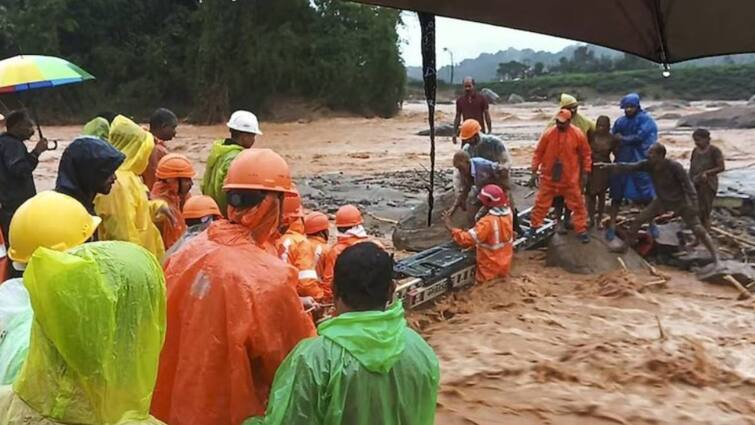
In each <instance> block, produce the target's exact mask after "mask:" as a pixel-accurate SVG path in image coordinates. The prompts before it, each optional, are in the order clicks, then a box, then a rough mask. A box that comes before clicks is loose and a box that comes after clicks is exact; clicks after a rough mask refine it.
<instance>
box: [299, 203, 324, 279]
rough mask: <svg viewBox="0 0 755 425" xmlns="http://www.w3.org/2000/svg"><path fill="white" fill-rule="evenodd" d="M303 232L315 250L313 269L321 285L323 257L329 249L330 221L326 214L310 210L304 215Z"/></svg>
mask: <svg viewBox="0 0 755 425" xmlns="http://www.w3.org/2000/svg"><path fill="white" fill-rule="evenodd" d="M304 233H306V234H307V240H309V243H310V244H312V247H313V248H314V250H315V270H316V271H317V277H318V279H319V280H320V283H321V286H322V276H323V270H324V267H325V257H326V256H327V254H328V251H330V245H328V239H329V238H330V222H329V221H328V216H327V215H325V214H323V213H321V212H311V213H309V214H307V216H306V217H304Z"/></svg>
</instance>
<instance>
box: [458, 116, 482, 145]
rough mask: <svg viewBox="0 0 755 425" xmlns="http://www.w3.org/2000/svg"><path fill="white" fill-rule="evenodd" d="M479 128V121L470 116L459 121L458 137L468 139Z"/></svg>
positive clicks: (480, 128) (478, 130) (477, 131)
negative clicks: (461, 121)
mask: <svg viewBox="0 0 755 425" xmlns="http://www.w3.org/2000/svg"><path fill="white" fill-rule="evenodd" d="M481 130H482V126H480V123H479V122H477V120H475V119H471V118H470V119H468V120H464V122H463V123H461V131H460V132H459V133H460V134H459V137H461V140H469V139H471V138H473V137H474V136H476V135H477V134H478V133H479V132H480V131H481Z"/></svg>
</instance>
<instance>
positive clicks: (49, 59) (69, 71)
mask: <svg viewBox="0 0 755 425" xmlns="http://www.w3.org/2000/svg"><path fill="white" fill-rule="evenodd" d="M93 79H94V76H93V75H92V74H90V73H88V72H86V71H84V70H83V69H81V68H79V67H78V66H76V65H74V64H72V63H71V62H68V61H67V60H65V59H61V58H56V57H53V56H37V55H20V56H14V57H12V58H8V59H3V60H1V61H0V94H4V93H16V92H22V91H26V90H34V89H41V88H46V87H57V86H62V85H65V84H73V83H80V82H82V81H85V80H93Z"/></svg>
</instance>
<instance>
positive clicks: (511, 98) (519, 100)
mask: <svg viewBox="0 0 755 425" xmlns="http://www.w3.org/2000/svg"><path fill="white" fill-rule="evenodd" d="M506 102H507V103H524V98H523V97H522V96H519V95H518V94H516V93H511V94H510V95H509V98H508V100H507V101H506Z"/></svg>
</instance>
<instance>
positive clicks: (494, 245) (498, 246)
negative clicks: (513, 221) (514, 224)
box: [469, 219, 512, 250]
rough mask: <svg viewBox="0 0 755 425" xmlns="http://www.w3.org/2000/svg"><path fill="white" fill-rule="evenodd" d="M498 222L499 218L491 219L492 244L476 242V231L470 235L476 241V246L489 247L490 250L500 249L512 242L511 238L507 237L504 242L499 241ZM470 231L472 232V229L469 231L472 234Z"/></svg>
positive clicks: (499, 227)
mask: <svg viewBox="0 0 755 425" xmlns="http://www.w3.org/2000/svg"><path fill="white" fill-rule="evenodd" d="M498 222H499V220H497V219H496V220H494V221H493V235H494V237H493V243H492V244H486V243H481V242H477V234H476V233H475V234H474V235H473V236H472V239H474V240H475V242H477V246H479V247H481V248H485V249H490V250H498V249H502V248H504V247H506V245H508V244H510V243H511V242H512V239H511V238H509V239H508V240H506V241H504V242H501V226H500V224H498ZM472 232H474V230H470V231H469V233H470V234H472Z"/></svg>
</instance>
